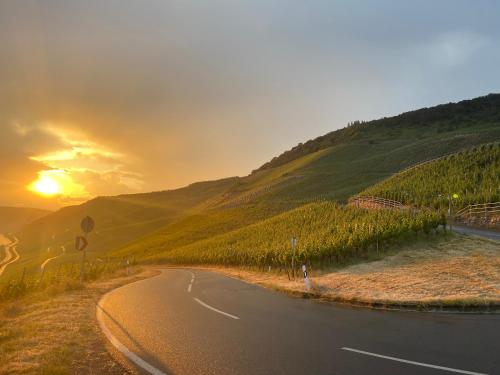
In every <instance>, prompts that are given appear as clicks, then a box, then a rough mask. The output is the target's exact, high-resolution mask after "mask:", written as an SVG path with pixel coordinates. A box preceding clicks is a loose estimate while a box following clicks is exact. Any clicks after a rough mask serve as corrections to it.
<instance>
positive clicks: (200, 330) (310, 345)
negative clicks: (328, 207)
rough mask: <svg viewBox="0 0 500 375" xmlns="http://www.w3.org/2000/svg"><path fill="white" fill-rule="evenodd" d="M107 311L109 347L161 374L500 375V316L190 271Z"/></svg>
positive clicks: (172, 274) (127, 296) (117, 298)
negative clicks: (277, 288)
mask: <svg viewBox="0 0 500 375" xmlns="http://www.w3.org/2000/svg"><path fill="white" fill-rule="evenodd" d="M194 275H195V277H193V276H194ZM100 305H101V306H102V307H98V309H97V311H98V317H100V320H101V323H102V325H101V328H103V329H104V332H105V334H107V335H108V338H110V339H111V340H112V343H113V344H114V345H115V346H116V347H118V348H119V349H120V350H121V351H122V352H125V353H126V355H127V356H128V357H129V358H132V359H133V360H135V362H136V363H139V365H140V366H142V368H146V369H148V370H149V372H150V373H154V374H158V375H160V374H163V373H166V374H286V375H292V374H301V375H304V374H329V375H332V374H334V375H335V374H346V375H356V374H384V375H390V374H446V373H448V374H452V373H465V374H475V373H484V374H500V316H497V315H488V314H484V315H480V314H477V315H470V314H445V313H417V312H394V311H392V312H391V311H376V310H368V309H356V308H350V307H343V306H340V305H335V304H331V303H322V302H317V301H313V300H306V299H298V298H291V297H288V296H286V295H284V294H281V293H277V292H273V291H270V290H266V289H263V288H261V287H258V286H253V285H249V284H246V283H244V282H242V281H239V280H235V279H232V278H228V277H224V276H222V275H219V274H216V273H211V272H207V271H199V270H192V271H191V270H184V269H167V270H164V271H163V272H162V274H161V275H160V276H157V277H154V278H151V279H147V280H143V281H139V282H136V283H133V284H129V285H126V286H124V287H122V288H119V289H116V290H115V291H113V292H111V293H110V294H108V295H107V296H106V297H105V298H104V299H103V300H101V302H100ZM405 361H406V362H405ZM428 366H437V367H428ZM460 371H461V372H460ZM144 372H146V371H144Z"/></svg>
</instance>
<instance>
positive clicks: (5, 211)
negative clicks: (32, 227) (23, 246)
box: [0, 207, 50, 233]
mask: <svg viewBox="0 0 500 375" xmlns="http://www.w3.org/2000/svg"><path fill="white" fill-rule="evenodd" d="M49 213H50V211H47V210H41V209H38V208H28V207H0V233H10V232H17V231H18V230H20V229H21V228H22V227H24V226H25V225H27V224H29V223H31V222H33V221H35V220H37V219H40V218H41V217H43V216H46V215H48V214H49Z"/></svg>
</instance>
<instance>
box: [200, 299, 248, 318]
mask: <svg viewBox="0 0 500 375" xmlns="http://www.w3.org/2000/svg"><path fill="white" fill-rule="evenodd" d="M193 299H194V300H195V301H196V302H198V303H199V304H200V305H202V306H203V307H206V308H207V309H210V310H212V311H215V312H218V313H219V314H222V315H225V316H227V317H229V318H232V319H240V318H238V317H237V316H235V315H231V314H228V313H227V312H224V311H221V310H218V309H216V308H215V307H212V306H210V305H207V304H206V303H205V302H203V301H200V300H199V299H198V298H195V297H193Z"/></svg>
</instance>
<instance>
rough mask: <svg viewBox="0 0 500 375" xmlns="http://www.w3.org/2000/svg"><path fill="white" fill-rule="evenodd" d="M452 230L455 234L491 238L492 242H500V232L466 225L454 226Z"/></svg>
mask: <svg viewBox="0 0 500 375" xmlns="http://www.w3.org/2000/svg"><path fill="white" fill-rule="evenodd" d="M451 228H452V230H453V231H454V232H457V233H461V234H468V235H473V236H479V237H485V238H489V239H490V240H497V241H500V232H498V231H494V230H488V229H480V228H473V227H467V226H465V225H458V224H453V225H452V227H451Z"/></svg>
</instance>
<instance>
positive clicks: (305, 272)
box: [302, 264, 311, 291]
mask: <svg viewBox="0 0 500 375" xmlns="http://www.w3.org/2000/svg"><path fill="white" fill-rule="evenodd" d="M302 272H303V273H304V284H305V286H306V290H308V291H309V290H311V280H309V276H308V274H307V267H306V265H305V264H303V265H302Z"/></svg>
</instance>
